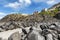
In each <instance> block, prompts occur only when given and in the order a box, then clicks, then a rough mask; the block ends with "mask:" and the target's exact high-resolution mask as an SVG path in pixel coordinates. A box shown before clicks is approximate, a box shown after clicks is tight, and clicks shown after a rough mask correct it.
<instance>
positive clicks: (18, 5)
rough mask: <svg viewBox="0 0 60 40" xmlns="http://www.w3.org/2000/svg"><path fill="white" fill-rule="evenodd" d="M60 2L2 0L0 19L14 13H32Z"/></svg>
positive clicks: (59, 0) (58, 0) (0, 2)
mask: <svg viewBox="0 0 60 40" xmlns="http://www.w3.org/2000/svg"><path fill="white" fill-rule="evenodd" d="M59 2H60V0H0V19H1V18H3V17H4V16H6V15H8V14H12V13H21V14H32V13H33V12H34V11H41V10H42V9H44V8H49V7H51V6H52V5H54V4H56V3H59Z"/></svg>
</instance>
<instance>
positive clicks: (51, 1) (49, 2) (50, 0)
mask: <svg viewBox="0 0 60 40" xmlns="http://www.w3.org/2000/svg"><path fill="white" fill-rule="evenodd" d="M54 2H55V0H49V1H47V4H52V3H54Z"/></svg>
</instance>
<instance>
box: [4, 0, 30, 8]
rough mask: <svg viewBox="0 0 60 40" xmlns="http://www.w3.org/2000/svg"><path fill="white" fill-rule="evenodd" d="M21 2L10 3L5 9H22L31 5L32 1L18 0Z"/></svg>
mask: <svg viewBox="0 0 60 40" xmlns="http://www.w3.org/2000/svg"><path fill="white" fill-rule="evenodd" d="M18 1H19V2H14V3H8V4H6V5H4V6H5V7H11V8H19V7H20V8H22V7H26V6H28V5H30V4H31V0H18Z"/></svg>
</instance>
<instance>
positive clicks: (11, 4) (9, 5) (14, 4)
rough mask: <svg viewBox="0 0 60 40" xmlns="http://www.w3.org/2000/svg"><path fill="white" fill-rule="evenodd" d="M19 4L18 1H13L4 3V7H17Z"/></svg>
mask: <svg viewBox="0 0 60 40" xmlns="http://www.w3.org/2000/svg"><path fill="white" fill-rule="evenodd" d="M19 5H20V4H19V3H17V2H14V3H9V4H7V5H5V7H11V8H17V7H18V6H19Z"/></svg>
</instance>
